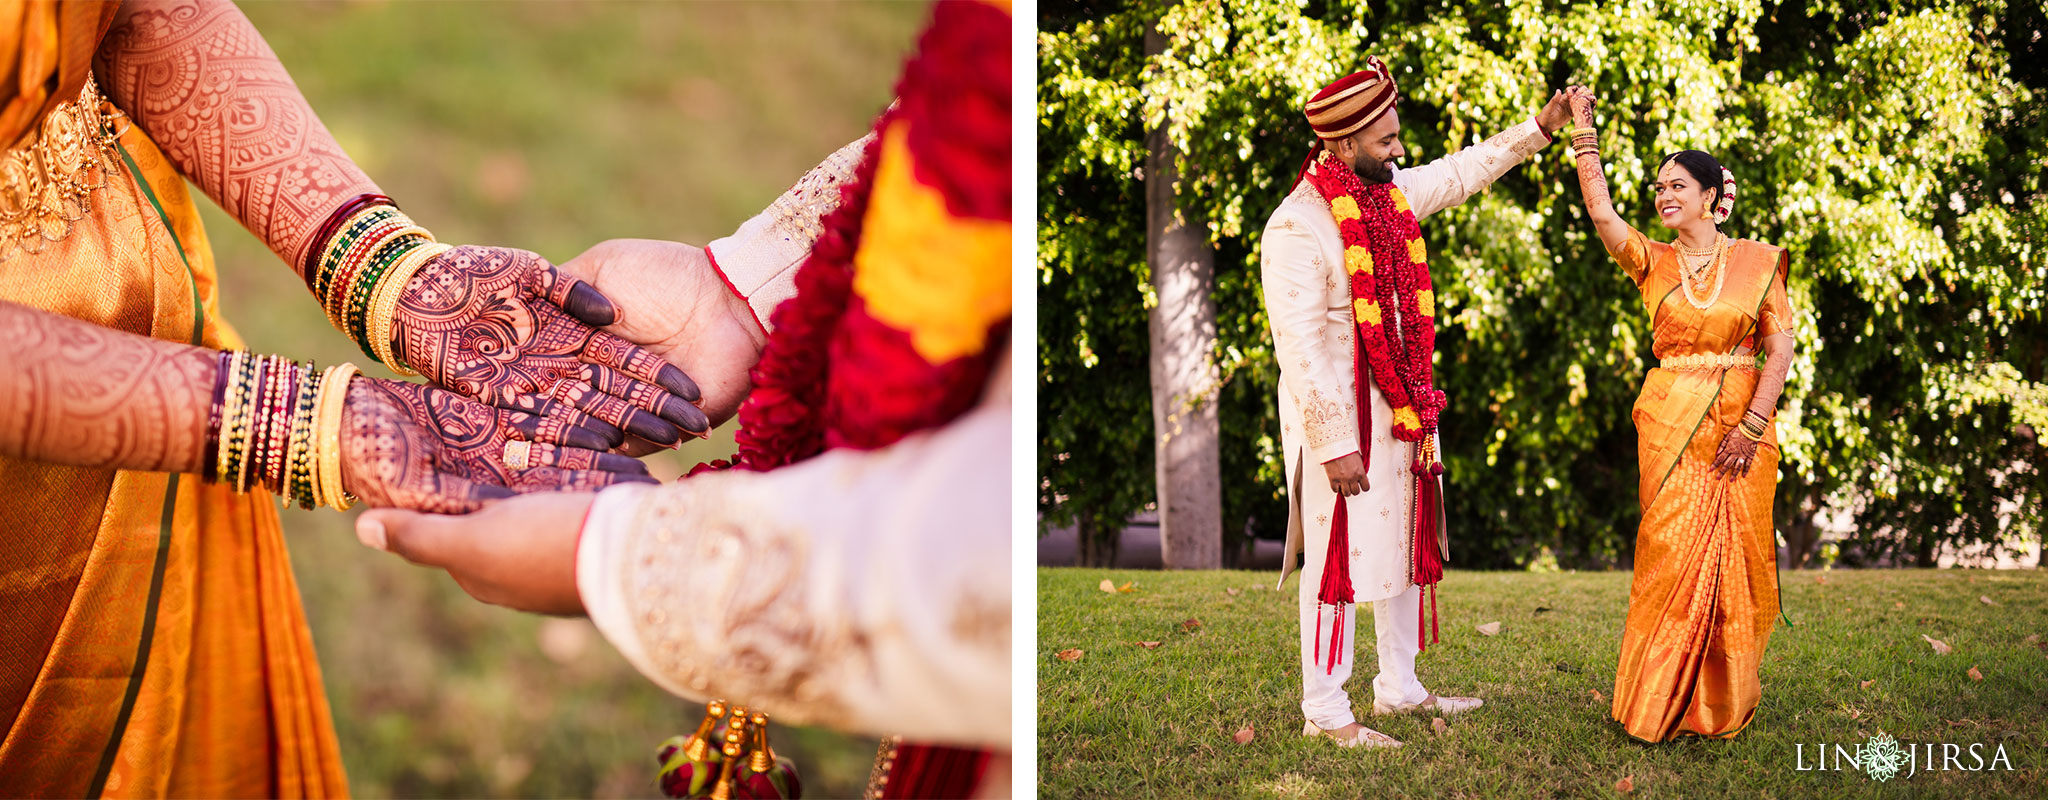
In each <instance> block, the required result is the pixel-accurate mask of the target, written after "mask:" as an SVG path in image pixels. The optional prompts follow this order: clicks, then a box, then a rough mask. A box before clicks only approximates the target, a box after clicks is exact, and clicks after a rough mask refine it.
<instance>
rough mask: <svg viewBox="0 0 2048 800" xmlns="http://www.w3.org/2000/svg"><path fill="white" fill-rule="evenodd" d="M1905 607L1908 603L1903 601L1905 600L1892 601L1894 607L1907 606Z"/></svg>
mask: <svg viewBox="0 0 2048 800" xmlns="http://www.w3.org/2000/svg"><path fill="white" fill-rule="evenodd" d="M1905 607H1906V604H1905V603H1903V602H1900V601H1897V600H1894V601H1892V608H1905Z"/></svg>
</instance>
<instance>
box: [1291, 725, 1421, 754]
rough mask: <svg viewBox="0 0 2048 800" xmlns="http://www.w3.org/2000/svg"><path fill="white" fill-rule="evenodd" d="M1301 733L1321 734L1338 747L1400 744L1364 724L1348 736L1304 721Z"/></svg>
mask: <svg viewBox="0 0 2048 800" xmlns="http://www.w3.org/2000/svg"><path fill="white" fill-rule="evenodd" d="M1301 735H1303V736H1321V737H1324V738H1326V739H1329V740H1330V741H1333V742H1336V743H1337V746H1338V747H1366V748H1374V749H1377V748H1382V747H1385V748H1395V747H1400V746H1401V743H1400V742H1399V741H1397V740H1395V739H1394V737H1392V736H1388V735H1386V734H1384V733H1380V732H1379V731H1376V730H1373V729H1371V728H1368V727H1365V726H1364V725H1360V726H1358V730H1357V732H1355V733H1353V734H1351V735H1350V736H1349V737H1345V736H1343V735H1342V734H1339V733H1337V732H1335V731H1326V730H1323V729H1322V728H1318V727H1316V724H1315V723H1314V722H1304V723H1302V724H1301Z"/></svg>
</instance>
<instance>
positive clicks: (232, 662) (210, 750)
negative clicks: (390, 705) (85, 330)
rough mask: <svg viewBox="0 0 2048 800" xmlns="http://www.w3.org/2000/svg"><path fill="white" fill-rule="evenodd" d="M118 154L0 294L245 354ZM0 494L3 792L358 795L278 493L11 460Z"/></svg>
mask: <svg viewBox="0 0 2048 800" xmlns="http://www.w3.org/2000/svg"><path fill="white" fill-rule="evenodd" d="M121 144H122V152H114V153H109V154H108V162H107V164H108V169H107V170H106V172H107V180H106V185H105V186H103V187H102V188H100V189H98V190H97V191H94V192H93V193H92V195H91V203H92V208H91V212H90V213H89V214H88V215H87V216H85V217H83V218H81V219H78V220H77V221H76V222H75V223H73V225H72V229H71V230H70V232H69V233H68V235H65V236H64V237H62V238H61V239H59V240H58V241H54V242H50V243H48V244H47V245H46V246H44V247H43V249H42V250H41V252H39V253H27V252H24V253H20V254H18V255H16V256H15V257H14V258H11V259H9V260H7V261H5V262H0V299H5V300H8V301H11V302H17V303H22V304H25V305H29V306H34V307H37V308H42V309H46V310H50V311H53V312H56V313H60V314H64V315H67V316H71V317H74V318H77V319H82V320H85V321H87V322H92V323H94V324H98V325H103V326H106V327H109V328H114V329H118V330H125V331H129V332H133V333H138V334H143V335H148V336H153V337H156V338H159V339H166V340H170V341H177V342H185V343H191V344H198V345H202V346H208V347H227V346H234V345H238V344H239V338H238V337H237V336H236V335H235V333H234V332H233V330H232V329H230V328H229V327H228V326H227V325H225V324H224V323H222V322H221V321H220V320H219V317H218V314H217V312H216V306H215V303H214V289H215V276H214V271H213V262H212V256H211V253H210V250H209V248H208V246H207V241H206V235H205V232H204V231H203V230H202V229H201V228H200V225H199V215H198V210H197V208H196V207H194V205H193V203H192V199H191V197H190V196H189V195H188V193H187V191H186V188H185V183H184V181H183V179H182V178H181V177H179V175H178V174H177V173H176V171H175V170H174V169H173V168H172V167H171V165H170V164H169V163H168V162H167V161H166V160H165V159H164V157H163V155H162V154H161V153H160V152H159V151H158V150H157V149H156V147H155V146H154V145H153V144H152V143H150V142H149V140H148V139H147V138H146V137H145V136H143V134H142V132H141V131H140V130H139V129H130V130H129V131H128V133H127V134H125V135H124V136H123V137H122V140H121ZM279 268H282V267H281V266H280V267H279ZM0 498H5V502H0V531H5V533H6V535H5V536H0V609H4V613H0V729H4V731H5V739H4V740H0V796H11V797H12V796H59V797H87V796H107V797H144V796H174V797H175V796H182V797H251V796H279V797H320V796H338V795H343V794H346V792H347V785H346V779H345V776H344V775H343V772H342V767H341V759H340V753H339V749H338V747H337V743H336V741H335V736H334V732H333V725H332V723H331V721H330V717H329V712H328V708H327V701H326V697H325V695H324V694H323V693H322V690H321V679H320V671H319V668H318V666H317V664H316V663H315V660H314V654H313V644H312V636H311V632H310V630H309V629H308V628H307V625H306V620H305V615H304V612H303V611H302V609H301V608H300V605H299V596H298V588H297V585H296V583H295V581H294V580H293V577H292V573H291V563H290V560H289V558H288V556H287V554H286V551H285V545H284V538H283V533H282V531H281V530H280V529H279V526H278V518H277V512H276V510H275V509H276V505H275V500H273V499H272V498H271V497H270V495H268V494H265V493H262V492H260V491H259V492H251V493H249V494H247V495H241V496H238V495H235V494H234V493H233V492H231V491H229V490H227V489H225V488H223V487H220V486H214V485H207V484H204V483H201V482H200V481H199V480H198V479H197V478H196V476H191V475H169V474H163V473H146V472H126V471H108V470H90V469H81V468H75V467H64V466H53V465H48V464H41V463H35V462H28V461H21V460H17V459H9V458H0Z"/></svg>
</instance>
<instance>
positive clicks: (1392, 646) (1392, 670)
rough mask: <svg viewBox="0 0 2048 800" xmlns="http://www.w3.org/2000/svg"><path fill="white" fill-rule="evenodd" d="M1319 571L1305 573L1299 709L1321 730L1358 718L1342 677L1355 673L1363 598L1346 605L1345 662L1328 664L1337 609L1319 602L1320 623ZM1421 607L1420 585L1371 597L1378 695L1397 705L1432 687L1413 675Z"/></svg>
mask: <svg viewBox="0 0 2048 800" xmlns="http://www.w3.org/2000/svg"><path fill="white" fill-rule="evenodd" d="M1320 578H1321V574H1320V573H1317V574H1314V575H1311V574H1309V573H1307V572H1305V571H1304V572H1303V573H1302V574H1301V673H1302V681H1301V713H1302V715H1303V716H1306V717H1308V719H1309V721H1310V722H1313V723H1315V724H1316V727H1318V728H1321V729H1323V730H1334V729H1336V728H1342V727H1344V726H1346V725H1349V724H1351V723H1353V722H1356V721H1358V717H1357V715H1356V714H1353V713H1352V711H1351V696H1350V695H1348V694H1346V693H1345V691H1344V683H1345V681H1348V680H1350V679H1351V666H1352V664H1354V663H1356V662H1357V660H1358V659H1357V654H1358V650H1357V648H1356V647H1354V646H1353V640H1354V638H1355V634H1356V633H1357V630H1358V614H1359V612H1360V611H1361V610H1363V604H1360V605H1352V606H1347V607H1345V609H1344V630H1343V635H1342V638H1341V639H1340V641H1341V644H1340V645H1339V648H1340V649H1339V652H1340V653H1341V654H1342V655H1343V660H1342V662H1340V663H1338V664H1337V665H1336V667H1335V668H1334V669H1326V666H1325V665H1326V664H1328V663H1329V658H1330V631H1331V629H1332V626H1334V625H1336V624H1337V623H1336V614H1335V613H1334V611H1335V609H1334V608H1332V607H1330V606H1322V607H1321V611H1322V614H1321V621H1320V624H1318V620H1317V613H1316V612H1317V607H1318V606H1321V604H1320V603H1318V602H1316V592H1317V591H1318V590H1319V589H1320V588H1321V584H1322V581H1321V580H1320ZM1421 609H1422V589H1421V588H1420V587H1417V586H1413V585H1410V586H1409V587H1408V590H1407V591H1405V592H1402V593H1400V594H1397V595H1394V596H1393V597H1389V598H1387V599H1385V600H1378V601H1374V602H1373V603H1372V616H1373V632H1374V634H1375V637H1374V638H1377V639H1378V640H1379V648H1378V649H1379V675H1378V676H1377V677H1375V678H1373V681H1372V694H1373V699H1374V701H1376V702H1378V703H1380V704H1382V705H1390V706H1398V705H1406V704H1409V703H1420V702H1422V701H1424V700H1427V699H1429V690H1428V689H1425V688H1423V687H1422V682H1421V681H1420V680H1417V679H1416V678H1415V654H1416V653H1417V652H1418V651H1419V650H1421V645H1422V642H1421V640H1420V637H1419V635H1418V631H1417V630H1416V619H1417V617H1416V614H1418V613H1419V612H1420V611H1421Z"/></svg>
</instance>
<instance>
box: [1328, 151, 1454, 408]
mask: <svg viewBox="0 0 2048 800" xmlns="http://www.w3.org/2000/svg"><path fill="white" fill-rule="evenodd" d="M1319 162H1320V163H1318V164H1317V168H1316V169H1315V170H1314V171H1313V172H1311V173H1310V174H1309V176H1308V179H1309V181H1310V182H1311V183H1312V184H1313V185H1314V186H1315V187H1316V191H1318V192H1321V193H1322V195H1323V199H1325V200H1327V201H1329V203H1330V213H1331V215H1332V216H1334V217H1336V218H1337V232H1338V233H1339V234H1340V235H1341V236H1342V237H1343V242H1344V271H1345V273H1346V274H1348V275H1350V276H1351V313H1352V317H1353V319H1354V320H1355V321H1356V323H1357V325H1358V344H1359V348H1360V349H1361V350H1363V351H1364V353H1365V355H1366V358H1367V360H1368V363H1370V364H1371V366H1372V375H1373V381H1374V382H1375V383H1377V384H1378V385H1379V387H1380V393H1381V394H1383V395H1385V396H1386V398H1387V406H1388V407H1389V408H1391V409H1392V410H1393V416H1394V419H1393V421H1392V425H1393V430H1394V438H1396V439H1400V440H1402V441H1409V442H1419V441H1422V440H1424V439H1425V438H1426V436H1427V434H1429V433H1431V432H1434V431H1435V430H1436V426H1437V419H1438V416H1439V415H1440V413H1441V412H1442V411H1443V408H1444V404H1445V397H1444V393H1443V392H1441V391H1439V390H1437V389H1436V386H1435V376H1434V372H1433V369H1432V364H1431V357H1432V355H1434V353H1435V352H1436V293H1435V292H1434V291H1433V290H1432V289H1431V284H1430V280H1429V262H1428V255H1427V251H1426V250H1425V248H1424V245H1423V242H1422V229H1421V227H1420V226H1418V225H1416V224H1415V211H1414V209H1412V208H1410V207H1409V205H1408V198H1407V196H1406V195H1403V194H1402V193H1401V190H1400V188H1398V187H1396V186H1394V185H1393V184H1391V183H1382V184H1376V185H1373V186H1370V187H1368V186H1365V185H1364V183H1363V182H1361V181H1359V179H1358V175H1357V174H1356V173H1354V172H1352V171H1351V169H1350V168H1349V167H1347V166H1345V165H1344V164H1343V163H1342V162H1339V161H1338V160H1337V159H1336V156H1334V155H1332V154H1331V153H1330V152H1329V151H1327V150H1325V151H1323V153H1322V155H1321V156H1320V157H1319ZM1368 212H1369V213H1368ZM1388 308H1399V309H1400V314H1401V318H1400V324H1399V325H1398V329H1397V330H1395V329H1390V328H1389V326H1388V324H1387V323H1388V320H1387V317H1388V316H1389V315H1388V314H1387V313H1386V309H1388ZM1367 399H1368V398H1367V396H1366V392H1365V387H1364V386H1362V385H1361V386H1359V387H1358V408H1359V415H1360V419H1359V422H1360V430H1359V434H1360V436H1361V437H1363V436H1364V435H1365V433H1366V430H1365V427H1364V426H1366V425H1369V424H1370V423H1371V422H1372V420H1371V412H1370V410H1369V409H1371V408H1372V406H1371V404H1370V403H1369V402H1367Z"/></svg>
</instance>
